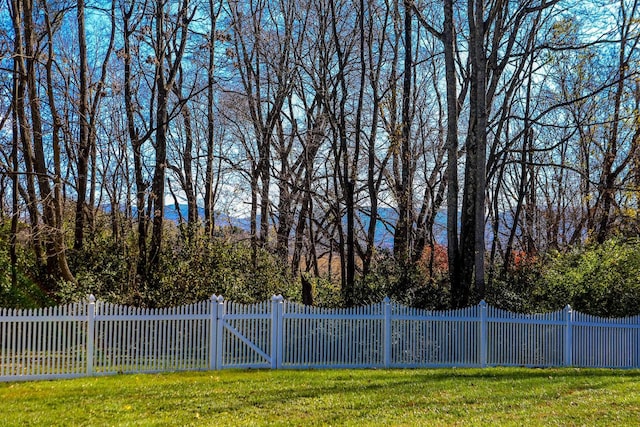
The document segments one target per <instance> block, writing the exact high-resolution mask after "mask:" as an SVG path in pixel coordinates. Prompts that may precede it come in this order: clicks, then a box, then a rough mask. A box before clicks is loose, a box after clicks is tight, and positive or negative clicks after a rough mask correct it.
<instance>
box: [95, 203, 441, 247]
mask: <svg viewBox="0 0 640 427" xmlns="http://www.w3.org/2000/svg"><path fill="white" fill-rule="evenodd" d="M104 209H105V211H107V212H109V211H110V210H111V206H105V208H104ZM133 214H134V215H136V214H137V212H136V208H135V207H134V208H133ZM180 215H182V218H183V219H184V220H186V218H187V216H188V206H187V205H186V204H180V205H179V206H178V209H176V207H175V205H173V204H171V205H167V206H165V208H164V217H165V218H166V219H167V220H169V221H173V222H176V223H177V222H178V221H179V220H180ZM198 215H199V216H200V218H203V217H204V209H203V208H201V207H198ZM257 220H258V222H259V221H260V218H259V217H258V218H257ZM358 220H359V223H360V224H361V225H362V227H364V229H365V230H367V229H368V227H369V222H370V217H369V212H367V210H366V209H364V210H363V211H362V212H360V213H359V216H358ZM397 221H398V214H397V212H396V211H395V210H394V209H391V208H379V209H378V219H377V221H376V232H375V237H374V242H375V245H376V246H377V247H381V248H392V247H393V231H394V227H395V224H396V222H397ZM344 224H345V225H346V218H345V219H344ZM216 225H218V226H221V227H225V226H232V227H237V228H239V229H241V230H244V231H247V232H248V231H249V230H250V228H251V223H250V219H249V218H247V217H232V216H229V215H226V214H222V213H218V214H216ZM446 226H447V217H446V212H444V211H439V212H438V213H437V214H436V220H435V225H434V234H435V239H436V242H437V243H439V244H446V239H447V235H446V229H447V227H446Z"/></svg>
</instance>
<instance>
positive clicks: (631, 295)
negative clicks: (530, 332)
mask: <svg viewBox="0 0 640 427" xmlns="http://www.w3.org/2000/svg"><path fill="white" fill-rule="evenodd" d="M639 278H640V240H638V239H627V240H622V239H619V238H614V239H611V240H609V241H607V242H605V243H603V244H601V245H597V244H593V245H589V246H586V247H583V248H575V249H573V250H571V251H569V252H567V253H560V252H554V253H551V254H549V255H548V256H547V260H546V262H545V265H544V268H543V269H541V281H540V283H539V285H538V286H537V289H535V291H534V292H533V295H532V297H533V300H534V302H535V304H536V305H537V306H539V307H540V308H543V309H547V310H558V309H560V308H562V307H563V306H565V305H566V304H570V305H571V306H572V307H573V308H574V309H575V310H579V311H581V312H585V313H589V314H593V315H597V316H604V317H622V316H629V315H635V314H638V313H640V282H639V280H638V279H639Z"/></svg>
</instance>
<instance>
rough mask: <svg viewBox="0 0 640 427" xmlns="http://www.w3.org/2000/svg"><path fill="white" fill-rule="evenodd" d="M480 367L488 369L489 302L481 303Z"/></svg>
mask: <svg viewBox="0 0 640 427" xmlns="http://www.w3.org/2000/svg"><path fill="white" fill-rule="evenodd" d="M478 305H479V307H480V366H481V367H483V368H486V367H487V353H488V352H487V349H488V348H489V343H488V340H489V333H488V332H489V321H488V318H487V302H486V301H485V300H482V301H480V304H478Z"/></svg>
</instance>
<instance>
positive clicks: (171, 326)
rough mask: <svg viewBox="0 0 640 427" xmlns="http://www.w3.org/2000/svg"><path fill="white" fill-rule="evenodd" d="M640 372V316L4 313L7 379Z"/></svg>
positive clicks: (215, 304) (120, 310)
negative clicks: (279, 372) (462, 369)
mask: <svg viewBox="0 0 640 427" xmlns="http://www.w3.org/2000/svg"><path fill="white" fill-rule="evenodd" d="M438 366H443V367H444V366H477V367H483V366H532V367H533V366H536V367H547V366H578V367H608V368H640V316H634V317H626V318H619V319H607V318H600V317H594V316H589V315H586V314H583V313H579V312H574V311H573V310H571V308H570V307H569V306H567V307H566V308H565V309H564V310H561V311H557V312H553V313H543V314H520V313H512V312H509V311H505V310H501V309H498V308H495V307H491V306H489V305H487V304H486V303H484V302H481V303H480V304H479V305H477V306H473V307H467V308H463V309H459V310H447V311H428V310H420V309H416V308H412V307H407V306H404V305H402V304H399V303H396V302H394V301H391V300H389V298H385V299H384V301H382V302H381V303H378V304H372V305H369V306H363V307H354V308H345V309H328V308H319V307H309V306H304V305H301V304H298V303H295V302H290V301H285V300H284V299H283V298H282V296H274V297H273V298H272V299H271V301H264V302H261V303H258V304H239V303H235V302H231V301H225V300H224V299H223V298H222V297H219V296H215V295H214V296H212V297H211V299H210V300H208V301H202V302H199V303H195V304H190V305H185V306H181V307H173V308H160V309H148V308H133V307H127V306H122V305H114V304H109V303H106V302H102V301H96V300H95V298H93V297H90V298H89V300H88V302H85V303H76V304H69V305H65V306H60V307H49V308H42V309H37V310H9V309H0V381H15V380H28V379H47V378H69V377H78V376H88V375H108V374H115V373H120V372H122V373H125V372H163V371H178V370H206V369H224V368H271V369H279V368H291V369H293V368H295V369H302V368H378V367H379V368H383V367H385V368H392V367H438Z"/></svg>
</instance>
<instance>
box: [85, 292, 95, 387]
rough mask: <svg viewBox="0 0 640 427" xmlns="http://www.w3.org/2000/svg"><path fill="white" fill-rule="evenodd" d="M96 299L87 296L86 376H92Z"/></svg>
mask: <svg viewBox="0 0 640 427" xmlns="http://www.w3.org/2000/svg"><path fill="white" fill-rule="evenodd" d="M95 317H96V297H94V296H93V295H89V307H88V313H87V376H92V375H93V348H94V342H93V341H94V339H95V328H94V326H95Z"/></svg>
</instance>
